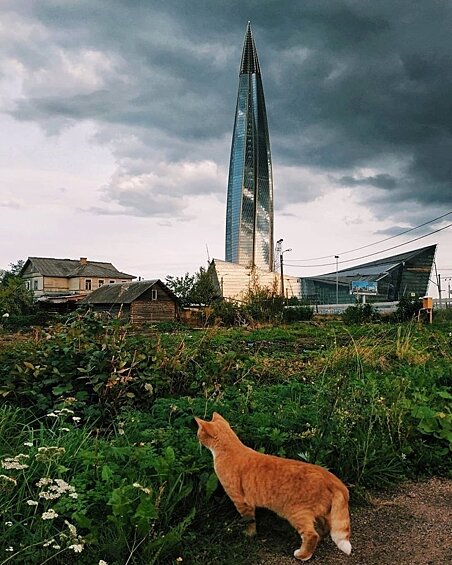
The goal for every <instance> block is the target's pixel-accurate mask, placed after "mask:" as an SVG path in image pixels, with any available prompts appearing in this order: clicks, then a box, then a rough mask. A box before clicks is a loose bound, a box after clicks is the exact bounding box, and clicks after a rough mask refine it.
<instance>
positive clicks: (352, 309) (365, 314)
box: [342, 303, 381, 325]
mask: <svg viewBox="0 0 452 565" xmlns="http://www.w3.org/2000/svg"><path fill="white" fill-rule="evenodd" d="M380 319H381V317H380V315H379V314H378V312H377V311H376V310H375V308H374V307H373V306H372V305H371V304H368V303H366V304H356V305H355V306H349V307H348V308H347V309H346V310H345V311H344V313H343V314H342V320H343V321H344V323H345V324H347V325H352V324H368V323H371V322H378V321H380Z"/></svg>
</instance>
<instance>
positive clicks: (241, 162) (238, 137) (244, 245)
mask: <svg viewBox="0 0 452 565" xmlns="http://www.w3.org/2000/svg"><path fill="white" fill-rule="evenodd" d="M226 261H230V262H232V263H238V264H240V265H243V266H245V267H254V266H257V267H260V268H263V269H267V270H270V271H271V270H272V269H273V178H272V163H271V153H270V140H269V135H268V126H267V113H266V109H265V100H264V89H263V86H262V79H261V72H260V66H259V59H258V57H257V51H256V46H255V44H254V39H253V35H252V32H251V24H250V22H248V25H247V28H246V33H245V41H244V44H243V51H242V60H241V64H240V75H239V91H238V96H237V106H236V113H235V122H234V132H233V135H232V146H231V158H230V164H229V180H228V198H227V210H226Z"/></svg>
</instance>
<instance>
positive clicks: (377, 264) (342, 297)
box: [301, 245, 436, 304]
mask: <svg viewBox="0 0 452 565" xmlns="http://www.w3.org/2000/svg"><path fill="white" fill-rule="evenodd" d="M435 254H436V245H429V246H428V247H422V248H420V249H415V250H413V251H407V252H406V253H400V254H399V255H392V256H391V257H385V258H383V259H378V260H376V261H372V262H370V263H363V264H362V265H356V266H355V267H350V268H348V269H341V270H340V271H339V270H338V271H337V272H336V271H333V272H330V273H326V274H324V275H318V276H315V277H306V278H302V279H301V287H302V291H301V293H302V297H303V298H304V299H306V300H308V301H310V302H313V303H314V302H316V303H318V304H337V303H339V304H347V303H353V302H355V300H356V295H353V294H351V290H352V286H353V285H352V283H355V284H356V283H358V284H360V283H361V284H362V283H368V284H369V286H370V285H372V286H373V288H375V289H376V293H375V294H373V295H372V296H370V297H369V301H375V302H385V301H388V302H390V301H395V300H400V299H401V298H402V297H408V298H419V297H421V296H424V295H425V294H426V293H427V289H428V284H429V280H430V276H431V271H432V266H433V261H434V260H435Z"/></svg>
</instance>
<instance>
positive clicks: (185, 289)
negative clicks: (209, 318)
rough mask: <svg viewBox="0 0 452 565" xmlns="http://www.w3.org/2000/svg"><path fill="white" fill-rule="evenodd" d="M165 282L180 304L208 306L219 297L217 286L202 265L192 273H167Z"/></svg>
mask: <svg viewBox="0 0 452 565" xmlns="http://www.w3.org/2000/svg"><path fill="white" fill-rule="evenodd" d="M165 282H166V284H167V286H168V287H169V288H170V289H171V290H172V291H173V292H174V294H175V295H176V296H177V297H178V298H179V300H180V301H181V304H182V306H189V305H190V304H203V305H204V306H210V305H211V304H212V303H213V302H214V301H215V300H217V299H218V298H219V291H218V288H216V286H215V285H214V283H213V281H212V277H211V276H210V273H209V272H208V271H207V270H206V269H205V268H204V267H200V268H199V271H198V272H197V273H195V274H194V275H189V274H188V273H185V275H184V276H183V277H173V276H171V275H168V276H167V277H166V279H165Z"/></svg>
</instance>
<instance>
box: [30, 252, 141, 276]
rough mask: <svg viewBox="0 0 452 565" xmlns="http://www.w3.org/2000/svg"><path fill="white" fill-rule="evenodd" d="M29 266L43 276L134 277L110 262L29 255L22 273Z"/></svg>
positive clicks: (82, 258) (84, 258)
mask: <svg viewBox="0 0 452 565" xmlns="http://www.w3.org/2000/svg"><path fill="white" fill-rule="evenodd" d="M29 267H31V268H32V269H33V270H34V271H36V272H38V273H40V274H41V275H43V276H45V277H65V278H72V277H105V278H109V277H110V278H115V279H118V278H119V279H134V278H135V276H134V275H129V274H128V273H123V272H121V271H118V269H117V268H116V267H115V266H114V265H112V264H111V263H107V262H103V261H88V259H87V258H86V257H80V259H56V258H54V257H29V258H28V259H27V260H26V261H25V263H24V266H23V267H22V269H21V273H22V274H23V273H24V272H25V271H26V270H27V269H28V268H29Z"/></svg>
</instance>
